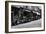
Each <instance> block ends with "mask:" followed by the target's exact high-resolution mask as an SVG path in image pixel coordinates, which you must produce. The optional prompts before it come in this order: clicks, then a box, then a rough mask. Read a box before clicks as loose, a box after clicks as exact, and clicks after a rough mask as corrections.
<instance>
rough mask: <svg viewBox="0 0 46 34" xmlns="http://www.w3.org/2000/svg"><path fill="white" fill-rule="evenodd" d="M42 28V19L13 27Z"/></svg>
mask: <svg viewBox="0 0 46 34" xmlns="http://www.w3.org/2000/svg"><path fill="white" fill-rule="evenodd" d="M40 26H41V19H39V20H35V21H32V22H28V23H24V24H19V25H16V26H12V28H33V27H40Z"/></svg>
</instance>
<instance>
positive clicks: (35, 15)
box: [8, 2, 44, 32]
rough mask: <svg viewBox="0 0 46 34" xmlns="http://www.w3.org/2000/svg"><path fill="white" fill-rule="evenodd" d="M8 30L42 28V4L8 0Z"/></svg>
mask: <svg viewBox="0 0 46 34" xmlns="http://www.w3.org/2000/svg"><path fill="white" fill-rule="evenodd" d="M8 9H9V10H8V12H9V18H8V23H9V24H8V29H9V30H8V31H9V32H16V31H32V30H34V31H35V30H44V4H42V3H41V4H37V3H26V2H25V3H24V2H23V3H22V2H20V3H19V2H9V6H8Z"/></svg>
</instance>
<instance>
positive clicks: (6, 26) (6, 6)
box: [5, 1, 45, 33]
mask: <svg viewBox="0 0 46 34" xmlns="http://www.w3.org/2000/svg"><path fill="white" fill-rule="evenodd" d="M9 2H12V3H29V4H30V3H31V4H43V5H44V29H43V30H29V31H15V32H9V31H8V24H9V23H8V17H9V11H8V10H9V9H8V7H9ZM35 31H36V32H37V31H45V3H40V2H22V1H5V32H6V33H20V32H35Z"/></svg>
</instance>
